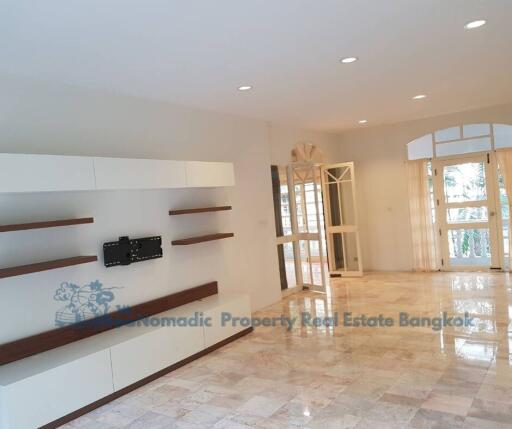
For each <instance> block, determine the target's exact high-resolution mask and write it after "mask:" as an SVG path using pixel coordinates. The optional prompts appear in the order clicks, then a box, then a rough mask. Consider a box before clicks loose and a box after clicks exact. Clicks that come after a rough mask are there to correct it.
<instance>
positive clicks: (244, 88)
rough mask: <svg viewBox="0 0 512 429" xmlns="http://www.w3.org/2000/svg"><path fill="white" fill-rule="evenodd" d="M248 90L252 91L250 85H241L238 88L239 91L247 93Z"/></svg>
mask: <svg viewBox="0 0 512 429" xmlns="http://www.w3.org/2000/svg"><path fill="white" fill-rule="evenodd" d="M250 89H252V86H251V85H242V86H239V87H238V90H239V91H249V90H250Z"/></svg>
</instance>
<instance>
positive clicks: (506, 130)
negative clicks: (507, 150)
mask: <svg viewBox="0 0 512 429" xmlns="http://www.w3.org/2000/svg"><path fill="white" fill-rule="evenodd" d="M502 147H512V125H504V124H494V148H495V149H499V148H502Z"/></svg>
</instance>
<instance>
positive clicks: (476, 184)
mask: <svg viewBox="0 0 512 429" xmlns="http://www.w3.org/2000/svg"><path fill="white" fill-rule="evenodd" d="M443 175H444V194H445V198H446V202H447V203H462V202H467V201H483V200H486V199H487V189H486V184H485V165H484V163H483V162H467V163H464V164H456V165H447V166H445V167H444V169H443Z"/></svg>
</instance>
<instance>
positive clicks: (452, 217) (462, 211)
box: [446, 207, 489, 223]
mask: <svg viewBox="0 0 512 429" xmlns="http://www.w3.org/2000/svg"><path fill="white" fill-rule="evenodd" d="M488 220H489V218H488V215H487V207H458V208H451V209H447V210H446V221H447V222H448V223H464V222H466V223H474V222H487V221H488Z"/></svg>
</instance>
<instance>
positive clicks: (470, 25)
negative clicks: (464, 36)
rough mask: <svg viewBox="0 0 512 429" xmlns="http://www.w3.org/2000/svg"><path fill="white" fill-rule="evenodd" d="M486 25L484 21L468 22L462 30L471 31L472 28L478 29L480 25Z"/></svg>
mask: <svg viewBox="0 0 512 429" xmlns="http://www.w3.org/2000/svg"><path fill="white" fill-rule="evenodd" d="M486 23H487V21H486V20H485V19H478V20H476V21H471V22H468V23H467V24H466V25H465V26H464V28H465V29H466V30H473V28H478V27H481V26H482V25H485V24H486Z"/></svg>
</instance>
